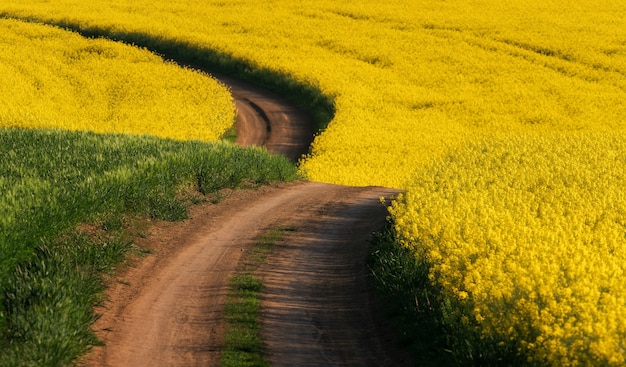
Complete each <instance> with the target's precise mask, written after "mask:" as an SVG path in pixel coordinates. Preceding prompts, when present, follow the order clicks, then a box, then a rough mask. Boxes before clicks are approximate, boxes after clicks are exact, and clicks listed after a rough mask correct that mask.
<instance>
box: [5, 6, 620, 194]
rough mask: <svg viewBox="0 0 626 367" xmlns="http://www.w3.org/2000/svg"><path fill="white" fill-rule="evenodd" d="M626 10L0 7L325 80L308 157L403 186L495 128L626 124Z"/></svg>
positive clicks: (334, 176)
mask: <svg viewBox="0 0 626 367" xmlns="http://www.w3.org/2000/svg"><path fill="white" fill-rule="evenodd" d="M625 11H626V4H625V3H624V2H622V1H617V2H616V1H608V0H578V1H576V2H575V4H572V2H571V1H565V0H550V1H543V2H541V4H535V3H532V2H528V1H522V0H513V1H506V2H502V1H497V0H473V1H462V2H460V1H455V2H444V1H436V2H434V1H431V0H414V1H406V0H390V1H385V2H381V1H375V0H360V1H355V2H347V1H339V2H338V1H334V0H333V1H331V0H300V1H294V0H274V1H270V2H267V1H259V0H240V1H204V0H181V1H168V0H134V1H132V2H131V1H125V0H92V1H89V2H85V1H80V0H55V1H48V0H5V1H2V2H1V3H0V15H5V16H13V17H22V18H28V19H32V20H38V21H44V22H56V23H58V24H71V25H74V26H75V27H77V28H80V29H82V30H85V31H90V30H99V31H104V33H107V34H111V35H112V36H114V37H116V38H120V37H124V36H125V35H126V36H128V35H143V37H144V38H150V39H151V40H154V41H156V42H170V43H178V44H179V45H181V47H186V48H192V49H196V50H215V51H217V52H219V53H223V54H226V55H230V56H232V57H234V58H235V59H237V60H243V61H244V62H246V64H248V65H249V69H256V70H263V69H268V70H272V71H274V72H276V73H279V74H282V75H287V76H288V77H289V78H291V79H292V80H293V81H294V82H295V83H300V84H304V85H309V86H313V87H315V88H318V89H319V90H320V91H321V92H322V93H323V94H324V95H325V96H327V97H329V98H332V100H333V103H334V106H335V111H336V112H335V115H334V117H333V119H332V121H330V123H329V125H328V127H327V128H326V129H325V130H324V131H323V132H322V133H320V134H319V135H318V136H317V137H316V139H315V141H314V143H313V146H312V150H311V154H310V155H309V156H307V157H306V159H305V160H304V161H303V163H302V164H301V169H302V171H303V172H304V173H306V174H307V175H308V177H309V178H310V179H312V180H316V181H324V182H332V183H339V184H349V185H382V186H388V187H397V188H404V187H405V184H406V182H407V180H408V179H409V178H410V176H411V173H412V172H413V171H414V170H415V168H416V166H419V165H421V164H425V163H426V162H428V161H429V160H430V159H431V158H432V157H433V156H438V155H442V154H445V153H446V152H447V151H448V149H451V148H454V147H457V146H461V145H463V144H466V143H467V142H471V141H476V140H480V139H483V138H485V137H491V136H493V135H494V134H504V135H506V134H509V133H517V132H520V131H522V132H524V131H527V130H537V131H542V132H545V131H557V132H558V131H570V130H591V131H597V130H603V131H623V130H624V123H625V121H624V116H625V115H626V104H625V103H624V101H625V100H626V95H625V94H626V92H625V90H626V76H625V75H626V44H624V39H626V38H625V37H626V18H625V17H623V14H624V12H625ZM153 43H154V42H153Z"/></svg>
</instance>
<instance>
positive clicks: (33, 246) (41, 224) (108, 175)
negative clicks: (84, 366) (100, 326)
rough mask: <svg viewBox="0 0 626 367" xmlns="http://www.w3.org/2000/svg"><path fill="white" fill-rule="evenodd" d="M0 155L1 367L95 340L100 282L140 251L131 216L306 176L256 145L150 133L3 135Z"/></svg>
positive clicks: (60, 354)
mask: <svg viewBox="0 0 626 367" xmlns="http://www.w3.org/2000/svg"><path fill="white" fill-rule="evenodd" d="M0 156H2V157H7V159H4V160H3V161H2V162H1V163H0V177H1V179H0V192H2V193H3V195H2V196H0V220H1V221H2V222H1V224H2V226H1V228H2V232H1V233H0V253H1V254H2V257H0V289H2V293H0V350H2V353H0V365H1V366H19V365H24V366H35V365H36V366H54V365H66V364H70V363H71V362H72V361H73V360H74V359H75V358H76V357H77V356H78V355H80V354H81V353H84V352H85V351H86V350H87V348H88V347H89V346H90V345H92V344H93V343H96V342H97V341H96V339H95V338H94V336H93V335H92V334H91V332H90V330H89V327H90V325H91V323H92V321H93V318H94V314H93V306H94V305H95V304H96V303H97V302H98V301H99V297H101V296H100V292H101V290H102V284H101V280H100V276H101V274H102V272H106V271H109V270H111V269H112V268H113V267H115V265H116V264H117V263H118V262H119V261H120V260H121V259H123V257H124V254H125V253H126V252H128V251H130V250H132V249H133V246H132V241H131V240H130V239H129V238H127V237H128V236H125V235H124V234H123V233H122V232H121V230H123V228H124V227H125V223H124V219H123V218H130V217H145V218H159V219H166V220H179V219H182V218H185V216H186V210H187V206H188V205H189V204H190V203H191V202H193V201H197V200H202V194H203V193H212V192H214V191H216V190H219V189H221V188H226V187H228V188H237V187H241V186H246V187H249V186H256V185H262V184H267V183H269V182H275V181H283V180H292V179H295V178H296V177H297V175H296V169H295V167H294V165H293V164H292V163H290V162H289V161H288V160H287V159H285V158H283V157H278V156H271V155H269V154H268V153H266V152H265V151H264V150H262V149H259V148H247V149H242V148H239V147H236V146H233V145H231V144H228V143H219V142H218V143H201V142H179V141H173V140H166V139H159V138H154V137H147V136H146V137H142V136H130V135H98V134H94V133H86V132H66V131H56V130H23V129H0ZM84 223H89V224H92V225H93V226H95V227H96V228H98V232H102V233H103V234H104V235H101V236H100V235H99V236H93V235H88V234H86V233H81V231H78V230H77V228H78V227H79V225H80V224H84Z"/></svg>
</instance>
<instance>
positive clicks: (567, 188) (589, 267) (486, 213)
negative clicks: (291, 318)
mask: <svg viewBox="0 0 626 367" xmlns="http://www.w3.org/2000/svg"><path fill="white" fill-rule="evenodd" d="M625 152H626V137H625V136H616V135H608V134H580V135H577V136H554V135H549V136H524V137H516V138H513V139H509V140H507V141H499V142H489V143H481V144H472V145H470V146H468V147H464V148H460V149H458V150H456V151H454V152H453V153H451V154H450V155H449V156H446V157H445V158H441V159H438V160H437V161H436V162H434V163H433V164H432V165H431V166H430V167H428V169H424V170H421V171H419V173H418V174H417V175H416V176H415V179H414V181H413V183H412V186H411V187H410V188H409V190H408V191H407V192H406V193H405V195H404V196H403V197H400V198H399V199H398V201H396V202H394V203H393V207H392V209H391V213H392V214H393V216H394V218H395V226H396V230H397V233H398V235H399V238H400V239H401V240H402V242H403V244H404V245H405V246H407V247H409V248H410V249H412V250H413V252H414V253H415V254H416V256H418V258H420V259H424V260H426V261H427V262H428V263H429V264H430V266H431V268H430V278H431V279H432V280H433V281H435V282H436V283H437V284H439V285H441V286H442V287H443V289H444V296H445V297H446V299H447V300H448V301H450V302H452V304H453V306H452V307H451V308H452V311H451V312H452V313H454V312H457V313H458V312H459V310H463V312H462V313H461V314H459V315H457V316H458V319H457V320H453V321H459V320H461V321H463V320H465V325H466V326H467V327H468V328H469V329H472V328H476V330H478V333H479V335H481V337H484V338H487V339H496V340H499V341H501V342H509V341H515V343H516V345H518V348H519V351H520V352H521V353H522V355H526V356H528V357H529V358H532V359H533V360H535V361H548V362H549V363H550V364H551V365H554V366H575V365H586V366H587V365H614V366H619V365H623V364H624V362H625V361H626V342H625V341H626V290H625V289H624V287H623V284H626V271H625V270H626V265H625V264H626V246H625V239H626V194H625V193H624V178H625V177H624V172H625V170H624V167H626V154H625ZM455 310H456V311H455ZM462 323H463V322H462Z"/></svg>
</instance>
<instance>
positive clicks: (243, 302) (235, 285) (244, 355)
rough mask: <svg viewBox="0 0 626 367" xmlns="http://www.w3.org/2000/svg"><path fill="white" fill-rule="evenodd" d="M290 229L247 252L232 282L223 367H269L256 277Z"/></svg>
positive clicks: (260, 284)
mask: <svg viewBox="0 0 626 367" xmlns="http://www.w3.org/2000/svg"><path fill="white" fill-rule="evenodd" d="M290 230H292V229H290V228H282V227H280V228H273V229H270V230H269V231H267V232H266V233H264V234H262V235H261V236H259V237H258V239H257V242H256V244H255V245H254V246H253V247H252V248H251V249H250V250H248V251H247V253H246V254H245V256H244V259H243V260H242V264H243V265H242V266H241V269H240V270H238V272H237V274H236V275H235V276H233V277H232V278H231V279H230V288H231V290H230V294H229V297H228V301H227V303H226V309H225V312H226V315H225V317H226V333H225V335H224V347H223V348H222V356H221V360H220V365H221V366H222V367H245V366H250V367H252V366H255V367H260V366H269V363H268V361H267V360H266V351H265V347H264V345H263V341H262V339H261V322H260V320H259V312H260V307H261V300H260V297H261V293H262V292H263V282H262V280H261V279H260V278H259V277H258V276H257V275H256V274H255V272H256V270H257V268H258V267H259V265H261V264H263V263H264V262H265V260H266V258H267V256H269V254H270V253H271V251H272V249H273V247H274V244H275V243H276V241H278V240H279V239H280V238H281V237H282V236H283V234H284V233H285V231H290Z"/></svg>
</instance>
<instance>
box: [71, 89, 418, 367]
mask: <svg viewBox="0 0 626 367" xmlns="http://www.w3.org/2000/svg"><path fill="white" fill-rule="evenodd" d="M223 80H224V81H225V83H228V84H229V85H230V87H231V91H232V92H233V96H234V97H235V98H236V103H237V107H238V109H239V117H238V139H239V140H238V142H239V143H240V144H242V145H250V144H255V145H265V146H267V148H268V150H270V151H272V152H277V153H280V154H285V155H287V156H288V157H290V158H291V159H293V160H297V158H298V157H300V155H301V154H303V153H306V152H307V150H308V146H309V144H310V142H311V139H312V131H311V129H312V122H311V119H310V117H309V116H308V115H307V114H306V113H304V112H302V111H301V110H299V109H297V108H295V107H293V106H292V105H291V104H289V103H288V102H287V101H285V100H283V99H281V98H280V97H278V96H276V95H274V94H271V93H266V92H264V91H263V90H261V89H258V88H254V87H251V88H249V87H247V86H245V85H244V84H242V83H240V82H237V81H233V80H229V79H227V78H224V79H223ZM259 130H262V133H260V134H259V133H258V131H259ZM396 193H397V190H394V189H386V188H380V187H347V186H337V185H330V184H323V183H315V182H304V181H298V182H292V183H284V184H277V185H271V186H266V187H262V188H259V189H253V190H236V191H230V190H229V191H224V192H222V194H223V195H224V197H225V198H224V200H222V201H221V202H220V203H219V204H211V203H204V204H200V205H197V206H194V207H193V208H192V209H191V212H190V218H189V219H188V220H185V221H183V222H180V223H161V222H159V223H156V222H155V223H153V224H152V226H151V227H150V229H149V230H148V231H147V232H148V233H147V235H146V236H143V237H141V238H138V239H137V241H136V243H137V245H138V246H140V247H143V248H147V249H150V250H151V251H152V253H151V254H149V255H147V256H145V257H141V258H136V259H133V261H132V266H128V267H126V268H125V269H124V270H122V271H120V272H119V273H118V274H117V275H116V276H115V277H114V279H111V280H110V285H109V288H108V291H107V294H106V295H107V301H106V302H105V303H104V304H103V305H102V307H100V308H99V309H98V310H97V312H99V313H101V314H102V317H101V318H100V319H99V320H98V321H97V322H96V324H95V325H94V330H95V331H96V333H97V334H98V336H99V337H100V339H101V340H102V341H103V342H104V343H105V346H103V347H95V348H94V350H93V351H92V353H90V354H89V355H87V356H86V357H85V358H84V359H83V360H82V361H81V362H80V364H81V365H87V366H133V367H138V366H218V365H219V357H220V348H221V345H222V336H223V332H224V319H223V311H224V304H225V301H226V295H227V292H228V279H229V278H230V276H232V275H233V274H234V272H235V270H236V269H237V265H238V262H239V260H240V259H241V257H242V254H243V253H244V252H245V251H246V250H247V249H248V248H250V246H251V245H252V244H253V243H254V241H255V238H256V237H257V236H258V235H260V234H262V233H263V232H265V231H266V230H268V229H270V228H275V227H289V228H292V229H293V231H289V232H287V233H288V234H287V235H286V236H285V237H284V238H283V239H281V240H280V241H279V243H278V244H277V246H276V248H275V250H274V251H273V253H272V255H271V256H270V259H269V260H268V261H267V263H266V264H264V265H263V266H262V268H261V272H262V276H263V279H264V282H265V284H266V290H265V292H264V296H263V299H262V315H261V318H262V325H263V333H262V337H263V340H264V343H265V344H266V346H267V350H268V353H269V359H270V362H271V365H272V366H400V365H408V364H409V362H408V359H407V358H406V357H405V356H404V355H403V354H402V353H399V352H397V350H395V349H394V347H393V343H392V339H391V337H390V336H389V335H390V334H389V333H388V330H387V329H386V328H385V326H384V324H383V323H382V322H381V321H380V319H379V318H378V317H377V312H375V311H374V307H373V303H374V302H373V298H372V295H371V293H370V292H369V290H368V287H367V283H366V265H365V259H366V255H367V247H368V241H369V239H370V236H371V233H372V232H373V231H374V230H376V229H378V228H380V226H381V225H382V224H383V223H384V221H385V217H386V208H385V207H384V206H383V205H382V204H381V203H380V197H381V196H384V197H387V198H389V197H390V196H393V195H395V194H396Z"/></svg>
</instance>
